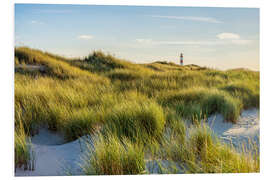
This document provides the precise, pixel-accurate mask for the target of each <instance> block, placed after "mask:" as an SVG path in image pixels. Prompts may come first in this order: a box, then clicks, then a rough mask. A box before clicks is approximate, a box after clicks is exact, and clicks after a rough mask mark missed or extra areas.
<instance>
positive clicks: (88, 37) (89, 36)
mask: <svg viewBox="0 0 270 180" xmlns="http://www.w3.org/2000/svg"><path fill="white" fill-rule="evenodd" d="M77 38H78V39H84V40H89V39H93V38H94V37H93V36H91V35H79V36H78V37H77Z"/></svg>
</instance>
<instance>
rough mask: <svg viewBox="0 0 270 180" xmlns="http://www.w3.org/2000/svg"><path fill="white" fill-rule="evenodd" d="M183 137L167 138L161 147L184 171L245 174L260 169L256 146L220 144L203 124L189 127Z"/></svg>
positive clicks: (168, 157)
mask: <svg viewBox="0 0 270 180" xmlns="http://www.w3.org/2000/svg"><path fill="white" fill-rule="evenodd" d="M188 134H189V136H186V137H185V139H184V140H183V138H182V135H181V134H180V135H179V136H181V138H179V137H178V136H171V138H170V139H169V140H168V141H167V142H166V143H165V144H164V145H163V146H162V147H163V148H164V149H166V150H165V153H164V154H163V156H164V157H166V158H167V159H169V160H171V161H173V162H176V163H178V165H179V166H181V167H182V168H183V170H184V172H185V173H248V172H259V171H260V159H259V154H258V149H257V147H256V146H253V149H250V150H248V151H247V150H240V152H239V150H237V149H235V148H234V147H233V146H230V145H228V144H224V143H222V142H221V141H220V140H219V139H217V138H216V137H215V135H214V134H212V132H211V130H210V128H209V127H207V126H199V127H198V126H196V127H193V128H191V129H190V130H189V132H188Z"/></svg>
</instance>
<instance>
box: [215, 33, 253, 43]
mask: <svg viewBox="0 0 270 180" xmlns="http://www.w3.org/2000/svg"><path fill="white" fill-rule="evenodd" d="M217 38H218V39H219V40H223V42H224V43H225V44H234V45H247V44H250V43H251V42H252V41H251V40H247V39H242V38H241V37H240V35H239V34H235V33H220V34H218V35H217Z"/></svg>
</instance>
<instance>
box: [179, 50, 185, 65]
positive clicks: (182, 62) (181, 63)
mask: <svg viewBox="0 0 270 180" xmlns="http://www.w3.org/2000/svg"><path fill="white" fill-rule="evenodd" d="M180 65H181V66H183V65H184V57H183V53H181V54H180Z"/></svg>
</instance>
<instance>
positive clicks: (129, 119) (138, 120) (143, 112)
mask: <svg viewBox="0 0 270 180" xmlns="http://www.w3.org/2000/svg"><path fill="white" fill-rule="evenodd" d="M104 122H105V123H106V128H108V129H109V130H110V131H111V132H113V133H116V134H117V135H118V137H122V136H125V137H128V138H129V139H131V140H133V141H135V140H137V139H138V138H139V140H141V141H148V140H149V139H151V138H158V136H160V135H161V133H162V131H163V128H164V124H165V116H164V112H163V109H162V108H161V107H160V106H159V105H158V104H156V103H155V102H152V101H149V100H148V101H147V100H146V101H145V102H132V101H125V102H123V103H121V104H117V105H116V106H114V107H112V109H111V110H110V111H109V112H107V113H106V114H104Z"/></svg>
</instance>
